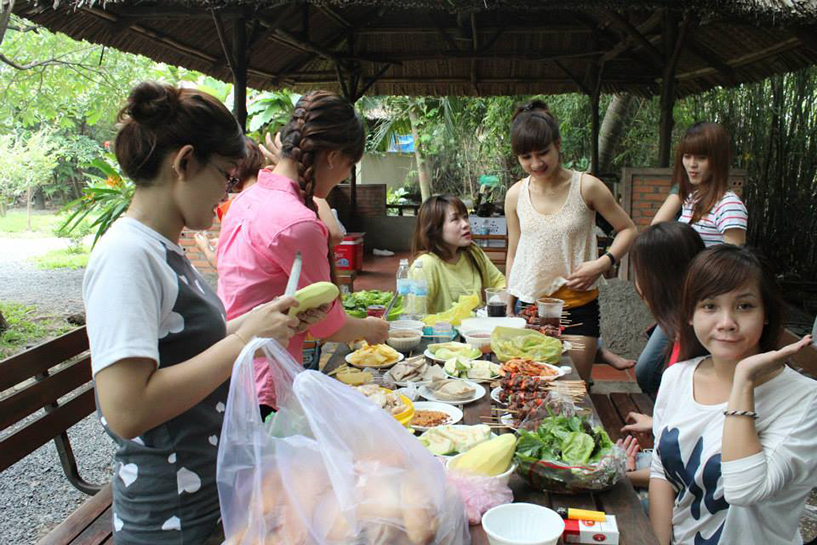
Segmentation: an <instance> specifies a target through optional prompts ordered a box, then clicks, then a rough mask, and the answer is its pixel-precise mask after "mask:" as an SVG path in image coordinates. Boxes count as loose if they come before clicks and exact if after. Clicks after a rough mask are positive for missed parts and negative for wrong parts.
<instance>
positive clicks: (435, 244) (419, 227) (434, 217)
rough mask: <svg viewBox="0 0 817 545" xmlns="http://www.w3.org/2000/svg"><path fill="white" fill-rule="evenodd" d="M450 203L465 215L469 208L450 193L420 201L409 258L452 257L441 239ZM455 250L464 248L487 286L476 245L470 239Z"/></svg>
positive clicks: (480, 251) (466, 215)
mask: <svg viewBox="0 0 817 545" xmlns="http://www.w3.org/2000/svg"><path fill="white" fill-rule="evenodd" d="M449 207H453V208H454V210H455V211H456V212H457V214H459V215H460V216H464V217H466V218H467V217H468V209H467V208H466V207H465V203H463V202H462V201H461V200H460V199H459V198H457V197H455V196H453V195H433V196H431V197H429V198H427V199H426V200H425V201H423V204H421V205H420V209H419V210H418V212H417V223H416V226H415V228H414V237H413V238H412V242H411V253H412V258H411V259H412V261H414V260H415V259H417V258H418V257H419V256H421V255H422V254H434V255H436V256H437V257H439V258H440V259H442V260H443V261H445V260H448V259H451V258H453V257H454V256H453V255H452V254H451V251H450V249H449V247H448V246H447V245H446V243H445V241H444V240H443V226H444V225H445V221H446V219H447V218H448V209H449ZM458 251H461V252H463V253H464V254H465V255H466V257H467V258H468V259H469V260H470V261H471V265H473V267H474V270H475V271H477V273H479V277H480V281H481V282H482V286H483V287H486V286H487V285H488V284H487V278H488V271H486V270H485V267H484V266H480V263H484V260H482V259H479V257H478V256H479V254H480V253H482V250H481V249H480V248H479V246H477V245H476V244H474V243H471V245H470V246H468V247H467V248H460V249H459V250H458ZM481 298H482V297H481V296H480V299H481Z"/></svg>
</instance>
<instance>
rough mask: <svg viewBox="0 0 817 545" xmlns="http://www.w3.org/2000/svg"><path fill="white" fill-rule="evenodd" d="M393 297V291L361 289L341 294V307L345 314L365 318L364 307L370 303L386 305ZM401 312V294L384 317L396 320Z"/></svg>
mask: <svg viewBox="0 0 817 545" xmlns="http://www.w3.org/2000/svg"><path fill="white" fill-rule="evenodd" d="M392 297H394V292H391V291H380V290H362V291H355V292H352V293H344V294H343V308H344V310H346V314H348V315H349V316H352V317H354V318H365V317H366V309H367V308H368V307H369V306H370V305H383V306H384V307H385V306H387V305H388V304H389V303H390V302H391V298H392ZM401 314H403V296H402V295H401V296H399V297H398V298H397V301H395V303H394V307H392V309H391V310H390V311H389V315H388V316H387V317H386V319H388V320H396V319H397V318H399V317H400V315H401Z"/></svg>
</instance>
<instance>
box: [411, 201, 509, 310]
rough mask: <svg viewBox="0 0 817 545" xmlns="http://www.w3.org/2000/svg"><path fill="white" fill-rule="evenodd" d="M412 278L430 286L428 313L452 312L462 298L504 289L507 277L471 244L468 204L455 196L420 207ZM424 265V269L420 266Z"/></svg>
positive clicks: (414, 242)
mask: <svg viewBox="0 0 817 545" xmlns="http://www.w3.org/2000/svg"><path fill="white" fill-rule="evenodd" d="M412 254H413V256H414V262H413V263H412V266H411V275H412V277H413V278H418V277H419V276H420V275H422V277H423V278H425V280H426V283H427V284H428V300H427V304H426V309H425V313H426V314H435V313H437V312H443V311H444V310H448V309H449V308H451V306H452V305H454V303H456V302H457V300H458V299H459V297H460V295H471V294H472V293H476V294H478V295H479V298H480V300H482V298H483V295H484V294H483V290H484V289H485V288H504V287H505V276H504V275H503V274H502V273H501V272H499V269H497V268H496V266H495V265H494V264H493V263H491V260H490V259H488V256H487V255H485V252H483V251H482V249H481V248H480V247H479V246H477V245H476V244H474V243H473V241H472V240H471V224H470V223H469V222H468V210H467V209H466V208H465V204H463V202H462V201H461V200H460V199H458V198H457V197H454V196H452V195H435V196H433V197H430V198H428V199H426V200H425V202H424V203H423V204H422V205H420V210H419V211H418V213H417V227H416V228H415V229H414V240H413V242H412ZM418 262H419V263H422V268H419V267H417V264H418Z"/></svg>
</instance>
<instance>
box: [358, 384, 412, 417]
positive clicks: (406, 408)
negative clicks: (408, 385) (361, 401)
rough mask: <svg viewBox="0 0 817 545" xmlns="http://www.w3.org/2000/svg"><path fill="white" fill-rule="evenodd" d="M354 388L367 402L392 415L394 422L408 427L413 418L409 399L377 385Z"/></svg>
mask: <svg viewBox="0 0 817 545" xmlns="http://www.w3.org/2000/svg"><path fill="white" fill-rule="evenodd" d="M354 388H355V390H357V391H358V392H360V393H361V394H363V395H364V396H366V398H367V399H368V400H369V401H371V402H372V403H374V404H375V405H377V406H379V407H380V408H381V409H383V410H384V411H386V412H387V413H389V414H390V415H392V416H393V417H394V418H395V420H397V421H398V422H400V423H401V424H402V425H404V426H406V427H408V425H409V422H410V421H411V419H412V417H413V416H414V403H412V401H411V400H410V399H409V398H407V397H406V396H404V395H402V394H398V393H397V392H393V391H391V390H389V389H388V388H382V387H380V386H378V385H377V384H364V385H362V386H355V387H354Z"/></svg>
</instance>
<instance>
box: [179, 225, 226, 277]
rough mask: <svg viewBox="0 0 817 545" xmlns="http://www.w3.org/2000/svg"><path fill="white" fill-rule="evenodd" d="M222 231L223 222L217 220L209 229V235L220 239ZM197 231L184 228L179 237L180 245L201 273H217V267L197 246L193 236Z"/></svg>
mask: <svg viewBox="0 0 817 545" xmlns="http://www.w3.org/2000/svg"><path fill="white" fill-rule="evenodd" d="M220 232H221V223H220V222H219V221H218V220H216V221H214V222H213V226H212V227H211V228H210V229H209V230H208V231H207V237H208V238H211V239H212V238H214V239H216V240H218V235H219V233H220ZM196 233H197V231H190V230H189V229H184V230H183V231H182V235H181V237H179V245H180V246H181V247H182V249H183V250H184V253H185V254H187V259H189V260H190V262H191V263H192V264H193V266H194V267H196V269H198V271H199V272H200V273H201V274H203V275H208V274H216V269H215V267H213V266H212V265H210V263H209V262H208V261H207V259H206V258H205V257H204V254H203V253H202V252H201V251H200V250H199V247H198V246H196V241H195V240H194V239H193V236H194V235H195V234H196Z"/></svg>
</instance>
